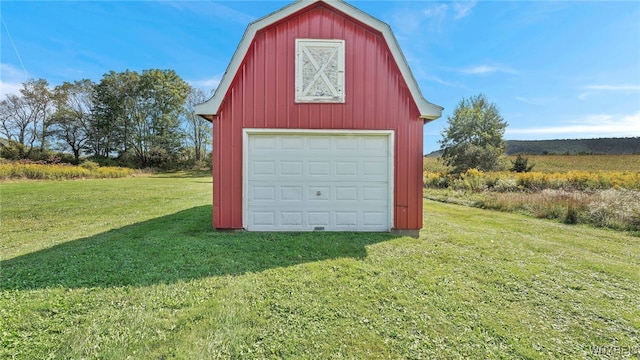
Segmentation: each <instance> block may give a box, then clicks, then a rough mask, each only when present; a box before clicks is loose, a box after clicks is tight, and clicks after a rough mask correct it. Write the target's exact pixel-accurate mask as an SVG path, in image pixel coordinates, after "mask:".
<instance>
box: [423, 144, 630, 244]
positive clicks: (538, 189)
mask: <svg viewBox="0 0 640 360" xmlns="http://www.w3.org/2000/svg"><path fill="white" fill-rule="evenodd" d="M514 159H515V157H509V158H506V159H504V161H503V162H504V167H505V168H508V167H509V165H510V162H512V161H514ZM528 160H529V163H530V164H534V168H533V171H531V172H521V173H516V172H509V171H495V172H482V171H478V170H476V169H471V170H468V171H467V172H466V173H464V174H461V175H460V176H452V175H450V174H448V171H447V170H448V169H447V168H446V167H445V166H444V165H443V164H442V162H441V161H440V160H439V159H438V158H425V159H424V169H425V171H424V186H425V191H424V194H425V197H426V198H429V199H432V200H438V201H445V202H454V203H460V204H466V205H472V206H476V207H482V208H486V209H494V210H501V211H508V212H519V213H523V214H528V215H531V216H535V217H539V218H548V219H559V220H561V221H563V222H565V223H570V224H576V223H584V224H591V225H595V226H600V227H608V228H613V229H617V230H627V231H631V232H633V233H635V234H640V155H548V156H530V157H528Z"/></svg>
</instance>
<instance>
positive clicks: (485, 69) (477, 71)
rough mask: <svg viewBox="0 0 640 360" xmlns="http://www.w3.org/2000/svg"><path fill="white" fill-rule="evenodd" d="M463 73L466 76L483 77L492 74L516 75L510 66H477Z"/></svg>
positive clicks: (463, 70) (462, 70)
mask: <svg viewBox="0 0 640 360" xmlns="http://www.w3.org/2000/svg"><path fill="white" fill-rule="evenodd" d="M460 72H461V73H463V74H466V75H482V74H491V73H497V72H502V73H507V74H515V73H516V71H515V70H513V69H512V68H510V67H508V66H492V65H476V66H471V67H468V68H464V69H461V70H460Z"/></svg>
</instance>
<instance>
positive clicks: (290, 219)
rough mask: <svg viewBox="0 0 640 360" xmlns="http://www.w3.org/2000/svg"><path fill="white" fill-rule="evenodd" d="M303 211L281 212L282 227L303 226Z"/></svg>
mask: <svg viewBox="0 0 640 360" xmlns="http://www.w3.org/2000/svg"><path fill="white" fill-rule="evenodd" d="M302 216H303V214H302V211H282V212H280V225H285V226H292V225H293V226H302V224H303V223H302Z"/></svg>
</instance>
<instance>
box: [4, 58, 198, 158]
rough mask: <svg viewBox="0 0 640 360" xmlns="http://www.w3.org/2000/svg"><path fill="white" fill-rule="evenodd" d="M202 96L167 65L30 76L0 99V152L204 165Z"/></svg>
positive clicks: (13, 155) (11, 155)
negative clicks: (94, 74)
mask: <svg viewBox="0 0 640 360" xmlns="http://www.w3.org/2000/svg"><path fill="white" fill-rule="evenodd" d="M205 100H206V94H205V93H204V92H203V91H202V90H200V89H196V88H193V87H191V86H190V85H189V84H187V83H186V82H185V81H184V80H182V79H181V78H180V77H179V76H178V75H177V74H176V72H175V71H173V70H158V69H151V70H144V71H142V72H141V73H138V72H136V71H129V70H127V71H124V72H115V71H111V72H109V73H107V74H104V76H103V77H102V79H101V80H100V81H99V82H98V83H94V82H92V81H91V80H88V79H83V80H79V81H74V82H65V83H63V84H61V85H58V86H55V87H50V86H49V83H48V81H47V80H45V79H37V80H36V79H30V80H28V81H26V82H25V83H23V84H22V88H21V89H20V94H8V95H6V96H5V98H4V99H2V100H0V156H1V157H3V158H8V159H13V160H19V159H31V160H47V159H48V158H50V157H52V156H53V157H55V156H58V157H60V156H62V157H64V158H67V159H68V161H70V162H74V163H79V162H80V161H81V160H82V159H83V158H87V157H88V158H91V159H92V160H95V161H96V162H103V163H108V164H109V165H126V166H132V167H158V168H177V167H185V166H193V165H198V164H201V165H205V164H206V165H208V164H210V155H211V123H209V122H208V121H206V120H205V119H202V118H200V117H198V116H196V115H195V113H194V106H195V105H196V104H198V103H202V102H204V101H205Z"/></svg>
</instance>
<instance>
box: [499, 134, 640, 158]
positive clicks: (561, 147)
mask: <svg viewBox="0 0 640 360" xmlns="http://www.w3.org/2000/svg"><path fill="white" fill-rule="evenodd" d="M520 153H522V154H531V155H576V154H580V155H590V154H605V155H631V154H640V137H627V138H599V139H557V140H507V154H508V155H511V154H520Z"/></svg>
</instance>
